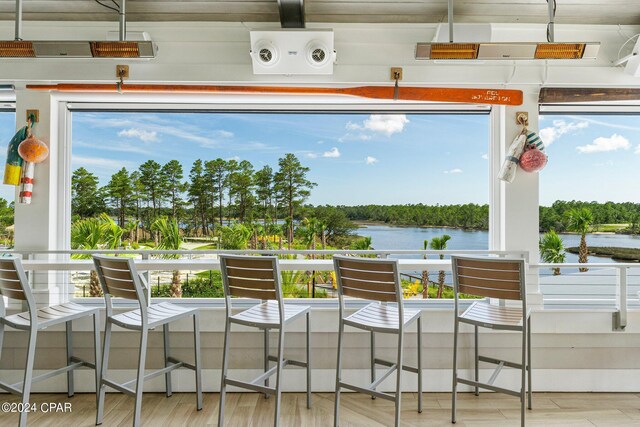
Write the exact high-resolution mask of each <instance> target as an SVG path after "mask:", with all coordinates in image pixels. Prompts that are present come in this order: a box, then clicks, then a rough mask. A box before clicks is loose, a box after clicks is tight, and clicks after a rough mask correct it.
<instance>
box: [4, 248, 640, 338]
mask: <svg viewBox="0 0 640 427" xmlns="http://www.w3.org/2000/svg"><path fill="white" fill-rule="evenodd" d="M221 253H237V254H269V255H279V256H282V257H283V259H282V261H281V265H282V269H283V270H285V271H286V270H304V271H319V272H326V271H331V270H332V269H333V264H332V261H331V257H332V256H333V255H336V254H341V255H344V254H349V255H360V256H362V255H368V256H376V257H381V258H386V257H394V258H399V259H400V265H401V270H402V272H403V273H405V274H406V275H407V276H413V278H415V277H417V276H418V275H417V274H415V273H417V272H420V271H423V270H429V272H430V273H431V282H434V281H436V280H435V279H436V276H437V272H438V271H440V270H442V271H445V272H446V275H447V283H446V284H447V285H449V284H450V271H451V264H450V262H449V260H448V259H447V258H448V257H449V256H451V255H454V254H455V255H493V256H499V257H519V258H524V259H526V260H528V253H527V252H524V251H522V252H518V251H489V250H457V249H456V250H443V251H435V250H411V249H406V250H397V249H387V250H352V249H345V250H295V249H294V250H287V249H283V250H202V251H201V250H191V251H189V250H179V251H165V250H158V251H157V250H57V251H13V250H5V251H0V254H4V255H19V256H21V257H22V258H23V260H24V263H25V268H26V269H27V270H30V271H44V270H54V271H88V270H90V269H91V268H92V262H91V260H90V259H81V258H78V257H82V256H90V255H91V254H112V255H127V256H132V255H133V256H135V257H136V258H138V259H139V261H137V262H136V263H137V265H138V267H139V269H140V270H142V271H144V272H146V273H147V274H148V273H149V272H151V271H169V270H174V269H177V270H182V271H201V270H216V269H219V264H218V261H217V255H218V254H221ZM425 255H426V256H427V258H428V259H426V260H425V259H423V257H424V256H425ZM440 255H443V256H444V257H445V259H443V260H440V259H439V258H440ZM168 256H179V257H180V258H179V259H172V258H167V257H168ZM584 267H587V268H588V269H589V270H588V271H587V272H579V268H584ZM555 268H559V269H560V272H561V274H560V275H559V276H556V275H553V274H552V271H553V269H555ZM529 269H530V273H531V274H538V279H539V284H540V289H541V292H542V294H543V297H544V306H545V308H548V309H558V308H573V309H575V308H585V309H605V310H607V311H613V313H614V314H613V327H614V329H616V330H623V329H624V328H625V327H626V324H627V313H628V310H629V308H632V309H640V299H639V292H640V265H638V264H634V263H588V264H578V263H564V264H549V263H530V264H529ZM407 276H405V277H407ZM149 288H150V289H149V290H150V292H151V289H152V286H150V287H149Z"/></svg>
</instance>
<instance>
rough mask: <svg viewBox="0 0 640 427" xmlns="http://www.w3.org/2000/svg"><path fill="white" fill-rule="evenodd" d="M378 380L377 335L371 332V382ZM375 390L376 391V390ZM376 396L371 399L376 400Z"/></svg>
mask: <svg viewBox="0 0 640 427" xmlns="http://www.w3.org/2000/svg"><path fill="white" fill-rule="evenodd" d="M375 380H376V333H375V332H373V331H371V382H372V383H373V382H374V381H375ZM374 390H375V389H374ZM375 398H376V397H375V396H371V399H373V400H375Z"/></svg>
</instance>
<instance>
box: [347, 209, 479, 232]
mask: <svg viewBox="0 0 640 427" xmlns="http://www.w3.org/2000/svg"><path fill="white" fill-rule="evenodd" d="M338 208H339V209H340V210H342V211H343V212H344V213H345V214H346V216H347V218H349V219H350V220H352V221H375V222H384V223H387V224H392V225H413V226H418V227H421V226H432V227H455V228H465V229H477V230H487V229H488V228H489V205H477V204H474V203H467V204H463V205H431V206H430V205H425V204H422V203H418V204H406V205H360V206H338Z"/></svg>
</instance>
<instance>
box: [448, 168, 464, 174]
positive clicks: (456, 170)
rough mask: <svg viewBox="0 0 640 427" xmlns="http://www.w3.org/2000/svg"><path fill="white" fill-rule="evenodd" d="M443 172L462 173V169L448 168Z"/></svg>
mask: <svg viewBox="0 0 640 427" xmlns="http://www.w3.org/2000/svg"><path fill="white" fill-rule="evenodd" d="M444 173H462V169H460V168H454V169H449V170H448V171H444Z"/></svg>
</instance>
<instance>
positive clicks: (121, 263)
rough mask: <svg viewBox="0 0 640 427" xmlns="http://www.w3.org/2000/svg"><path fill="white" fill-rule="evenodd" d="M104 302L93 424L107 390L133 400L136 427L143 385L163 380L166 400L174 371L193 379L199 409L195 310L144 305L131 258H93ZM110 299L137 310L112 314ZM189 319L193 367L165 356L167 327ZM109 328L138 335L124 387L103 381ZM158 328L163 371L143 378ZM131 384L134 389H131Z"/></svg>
mask: <svg viewBox="0 0 640 427" xmlns="http://www.w3.org/2000/svg"><path fill="white" fill-rule="evenodd" d="M93 262H94V264H95V268H96V271H97V273H98V277H99V278H100V284H101V285H102V291H103V292H104V298H105V302H106V305H107V321H106V325H105V330H104V345H103V347H104V349H103V353H102V372H101V374H100V392H99V396H98V417H97V421H96V424H102V420H103V413H104V397H105V392H106V388H107V386H109V387H111V388H113V389H116V390H118V391H120V392H122V393H125V394H128V395H130V396H135V399H136V401H135V410H134V415H133V425H134V427H135V426H139V425H140V412H141V410H142V391H143V388H144V381H145V380H148V379H151V378H154V377H157V376H159V375H163V374H164V376H165V385H166V395H167V397H170V396H171V394H172V390H171V371H173V370H175V369H178V368H187V369H191V370H193V371H194V372H195V377H196V408H197V409H198V411H199V410H201V409H202V379H201V378H202V375H201V372H202V368H201V365H200V326H199V321H200V318H199V314H198V309H197V308H183V307H180V306H177V305H175V304H171V303H168V302H163V303H160V304H153V305H147V290H146V286H145V284H144V279H143V278H142V276H140V275H138V273H137V271H136V266H135V264H134V262H133V259H131V258H115V257H102V256H101V257H98V256H94V257H93ZM112 297H121V298H126V299H133V300H137V301H138V304H139V307H140V308H138V309H137V310H132V311H127V312H124V313H120V314H113V306H112V303H111V298H112ZM191 316H193V343H194V356H195V362H194V364H190V363H187V362H183V361H180V360H178V359H176V358H174V357H171V356H170V355H169V323H171V322H174V321H176V320H179V319H183V318H185V317H191ZM113 325H116V326H120V327H121V328H125V329H130V330H135V331H140V353H139V358H138V372H137V375H136V378H135V379H133V380H131V381H127V382H125V383H122V384H120V383H116V382H115V381H112V380H110V379H108V378H107V377H106V375H107V370H108V368H109V346H110V343H111V328H112V326H113ZM159 326H162V330H163V338H164V360H165V367H164V368H162V369H158V370H155V371H153V372H150V373H148V374H146V375H145V373H144V365H145V358H146V355H147V338H148V335H149V330H151V329H155V328H157V327H159ZM133 384H135V389H133V388H131V386H132V385H133Z"/></svg>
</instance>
